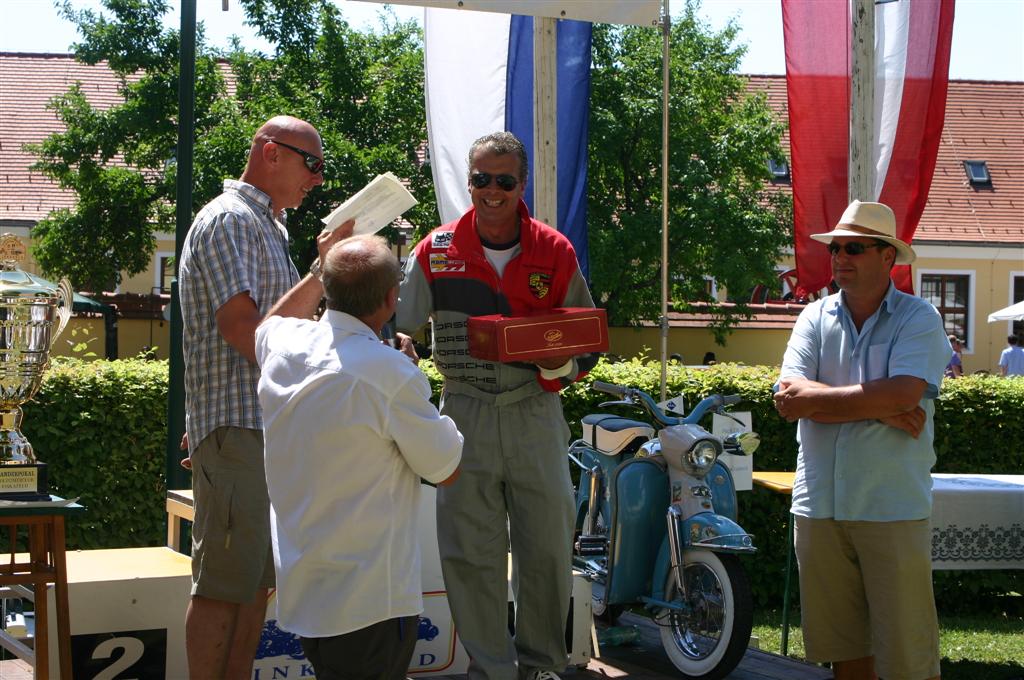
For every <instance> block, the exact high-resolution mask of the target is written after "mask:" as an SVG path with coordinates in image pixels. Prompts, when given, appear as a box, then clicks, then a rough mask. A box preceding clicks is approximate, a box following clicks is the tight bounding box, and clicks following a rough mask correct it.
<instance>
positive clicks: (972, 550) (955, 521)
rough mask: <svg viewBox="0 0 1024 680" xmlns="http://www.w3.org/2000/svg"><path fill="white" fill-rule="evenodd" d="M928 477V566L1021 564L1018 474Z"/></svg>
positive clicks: (1022, 487)
mask: <svg viewBox="0 0 1024 680" xmlns="http://www.w3.org/2000/svg"><path fill="white" fill-rule="evenodd" d="M932 481H933V488H932V493H933V503H932V568H933V569H1024V475H972V474H955V475H951V474H933V475H932Z"/></svg>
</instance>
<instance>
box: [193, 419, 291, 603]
mask: <svg viewBox="0 0 1024 680" xmlns="http://www.w3.org/2000/svg"><path fill="white" fill-rule="evenodd" d="M191 458H192V493H193V494H194V496H195V521H194V523H193V524H192V594H193V595H199V596H202V597H208V598H211V599H214V600H223V601H225V602H235V603H238V604H242V603H246V602H251V601H252V600H253V598H254V597H255V596H256V592H257V590H258V589H260V588H273V587H274V556H273V553H272V552H271V546H270V499H269V497H268V496H267V479H266V476H265V475H264V472H263V433H262V432H261V431H259V430H250V429H243V428H239V427H219V428H217V429H216V430H214V431H213V432H212V433H211V434H210V435H209V436H207V437H206V438H205V439H203V441H201V442H200V443H199V446H198V447H196V448H195V450H194V451H193V452H192V456H191Z"/></svg>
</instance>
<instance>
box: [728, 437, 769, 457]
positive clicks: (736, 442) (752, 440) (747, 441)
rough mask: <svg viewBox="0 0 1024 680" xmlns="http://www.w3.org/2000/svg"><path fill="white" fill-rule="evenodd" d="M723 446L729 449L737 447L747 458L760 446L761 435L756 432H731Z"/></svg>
mask: <svg viewBox="0 0 1024 680" xmlns="http://www.w3.org/2000/svg"><path fill="white" fill-rule="evenodd" d="M725 445H726V446H727V447H729V448H733V447H738V448H739V449H740V451H742V452H743V453H745V454H747V455H748V456H749V455H750V454H752V453H754V451H757V447H759V446H761V435H759V434H758V433H756V432H733V433H732V434H730V435H727V436H726V438H725Z"/></svg>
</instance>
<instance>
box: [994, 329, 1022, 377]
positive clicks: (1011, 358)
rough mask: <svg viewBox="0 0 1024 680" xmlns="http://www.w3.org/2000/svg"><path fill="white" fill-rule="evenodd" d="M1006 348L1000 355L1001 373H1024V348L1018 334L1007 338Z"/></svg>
mask: <svg viewBox="0 0 1024 680" xmlns="http://www.w3.org/2000/svg"><path fill="white" fill-rule="evenodd" d="M1006 345H1007V346H1006V349H1004V350H1003V351H1002V353H1001V354H1000V355H999V375H1002V376H1014V375H1024V349H1022V348H1021V347H1020V341H1019V340H1018V339H1017V336H1016V335H1011V336H1009V337H1007V338H1006Z"/></svg>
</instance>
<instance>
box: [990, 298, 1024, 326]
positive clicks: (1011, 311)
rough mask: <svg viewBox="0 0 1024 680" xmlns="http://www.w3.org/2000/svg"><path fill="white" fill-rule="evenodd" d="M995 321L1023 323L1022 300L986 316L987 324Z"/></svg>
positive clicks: (1023, 301)
mask: <svg viewBox="0 0 1024 680" xmlns="http://www.w3.org/2000/svg"><path fill="white" fill-rule="evenodd" d="M996 321H1024V300H1021V301H1020V302H1016V303H1014V304H1012V305H1010V306H1009V307H1006V308H1004V309H1000V310H999V311H996V312H992V313H991V314H989V315H988V322H989V323H995V322H996Z"/></svg>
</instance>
